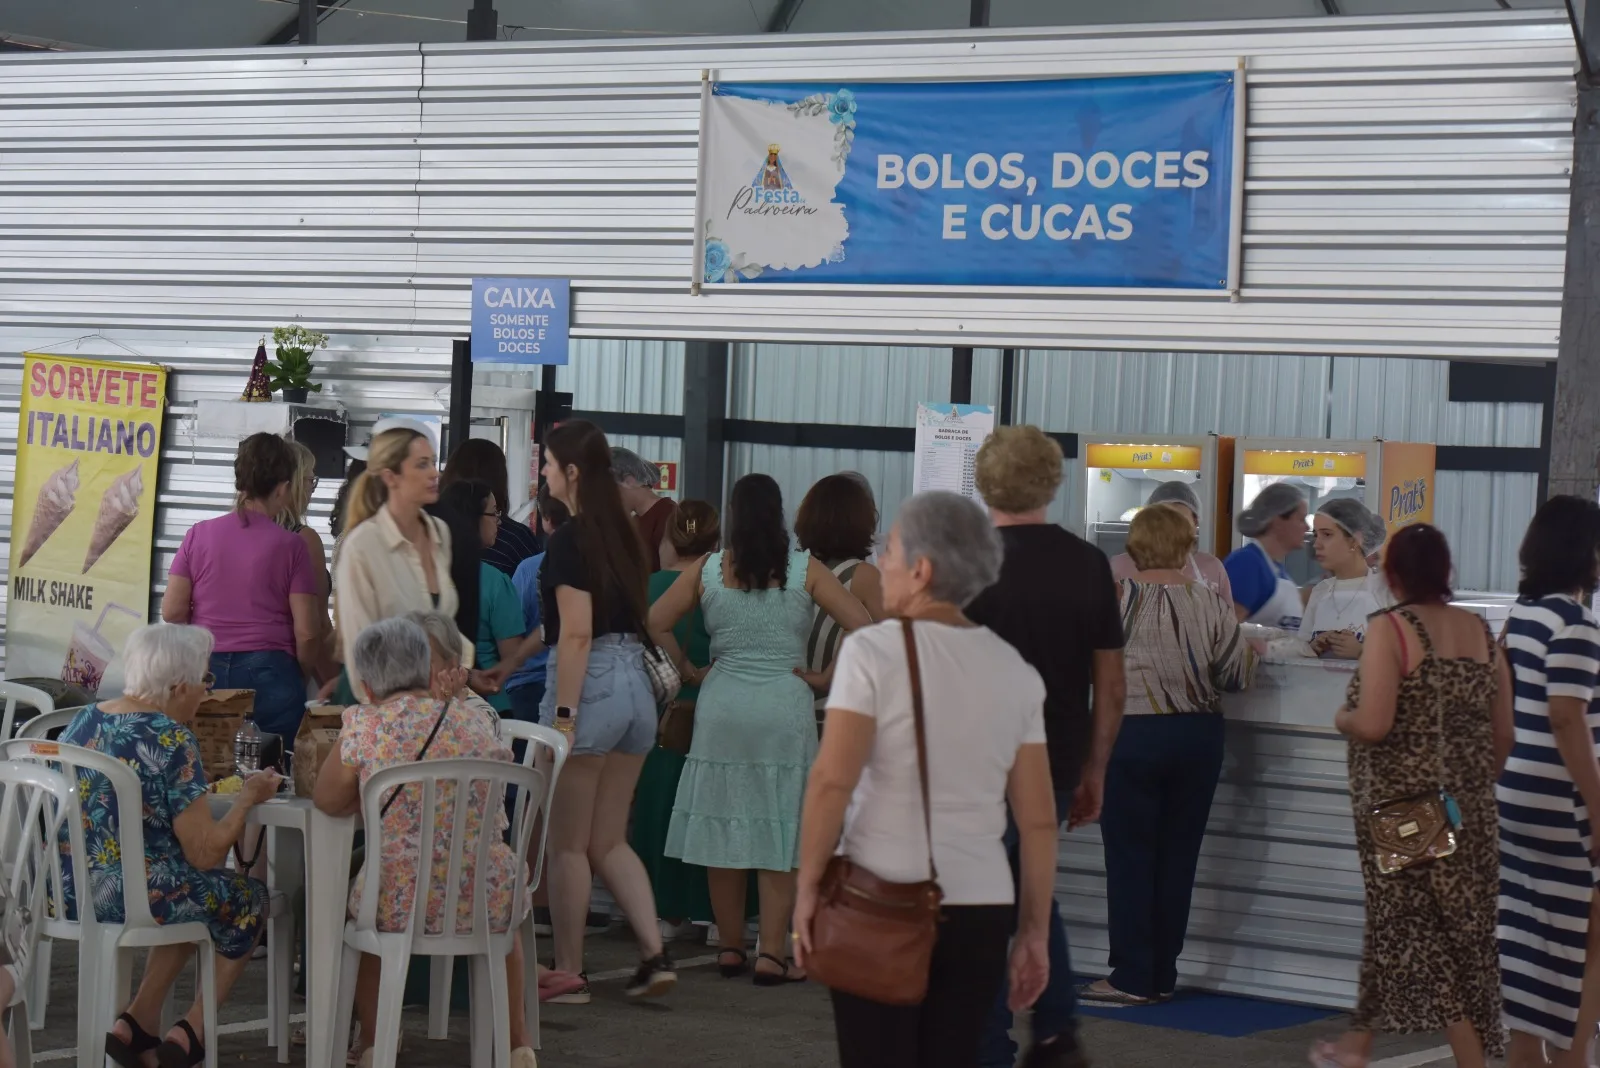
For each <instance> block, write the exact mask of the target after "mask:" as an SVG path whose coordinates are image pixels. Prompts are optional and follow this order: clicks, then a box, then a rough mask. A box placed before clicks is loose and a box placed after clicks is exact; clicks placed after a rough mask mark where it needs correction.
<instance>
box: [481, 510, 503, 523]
mask: <svg viewBox="0 0 1600 1068" xmlns="http://www.w3.org/2000/svg"><path fill="white" fill-rule="evenodd" d="M504 514H505V513H504V512H502V511H500V509H498V508H495V509H491V510H490V511H487V512H485V513H483V518H485V519H493V520H494V521H495V522H499V521H500V517H501V516H502V515H504Z"/></svg>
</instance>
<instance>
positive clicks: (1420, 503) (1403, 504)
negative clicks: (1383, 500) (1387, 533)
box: [1389, 478, 1428, 526]
mask: <svg viewBox="0 0 1600 1068" xmlns="http://www.w3.org/2000/svg"><path fill="white" fill-rule="evenodd" d="M1427 506H1428V480H1427V479H1425V478H1408V479H1405V480H1404V481H1401V482H1397V483H1395V484H1394V485H1393V486H1390V487H1389V524H1390V526H1395V525H1401V526H1403V525H1405V524H1406V523H1414V522H1416V521H1417V517H1418V516H1419V515H1421V514H1422V510H1423V509H1424V508H1426V507H1427Z"/></svg>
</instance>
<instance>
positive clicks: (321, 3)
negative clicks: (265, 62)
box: [261, 0, 349, 47]
mask: <svg viewBox="0 0 1600 1068" xmlns="http://www.w3.org/2000/svg"><path fill="white" fill-rule="evenodd" d="M312 3H314V4H315V7H316V15H315V16H314V19H315V21H316V22H321V21H322V19H323V18H324V17H325V16H326V15H327V14H328V12H330V11H334V10H336V9H338V8H341V7H343V6H344V5H345V4H347V3H349V0H299V5H300V6H299V9H298V10H297V11H296V12H295V13H294V17H293V18H290V19H288V20H287V21H285V22H284V23H283V25H281V26H279V27H278V28H277V29H276V30H273V31H272V34H271V36H269V37H268V38H267V39H266V40H265V41H262V42H261V43H262V44H263V45H266V46H269V47H270V46H275V45H291V44H295V43H297V42H298V43H300V44H307V45H313V44H316V43H317V41H316V30H315V28H313V30H312V34H311V39H310V40H305V39H304V38H302V36H301V31H300V20H301V19H303V18H304V17H305V15H306V8H307V7H308V6H311V4H312Z"/></svg>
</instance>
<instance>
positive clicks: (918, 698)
mask: <svg viewBox="0 0 1600 1068" xmlns="http://www.w3.org/2000/svg"><path fill="white" fill-rule="evenodd" d="M900 625H901V627H902V628H903V629H904V633H905V640H906V663H907V664H908V666H909V667H910V669H911V715H912V720H913V722H914V723H915V725H916V733H917V777H918V780H919V781H920V782H921V784H922V828H923V831H924V833H925V834H926V836H927V839H928V879H927V880H926V881H925V882H920V883H892V882H889V881H888V880H887V879H880V878H878V877H877V876H876V875H874V874H872V873H871V872H870V871H868V870H867V869H865V868H863V867H861V866H860V865H857V864H854V863H852V862H851V861H850V858H849V857H844V856H837V857H834V858H833V859H832V860H830V861H829V862H828V867H827V870H826V871H824V872H823V874H822V883H821V885H820V886H819V887H818V894H817V911H816V914H815V915H814V916H813V917H812V920H811V951H810V952H809V953H808V954H806V970H807V971H808V972H809V973H810V974H811V977H812V978H814V979H816V980H817V981H818V982H820V983H822V984H823V985H824V986H828V987H831V988H832V989H834V990H840V991H843V992H844V993H847V994H854V995H855V996H856V997H860V998H866V999H868V1000H869V1001H876V1002H879V1003H881V1004H884V1005H917V1004H920V1003H921V1001H922V999H923V997H924V996H925V995H926V994H927V992H928V967H929V964H930V963H931V962H932V959H933V944H934V942H935V941H937V939H938V936H939V906H940V903H941V902H942V901H943V900H944V892H943V891H942V890H940V889H939V869H938V867H937V866H936V865H935V864H934V860H933V815H932V810H931V807H930V803H929V800H928V739H927V729H926V726H925V725H924V723H923V713H922V669H921V666H920V665H919V663H918V661H917V636H916V633H915V631H914V630H913V629H912V625H911V621H910V620H909V619H902V620H901V621H900Z"/></svg>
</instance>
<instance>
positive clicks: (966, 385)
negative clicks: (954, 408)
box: [950, 345, 972, 404]
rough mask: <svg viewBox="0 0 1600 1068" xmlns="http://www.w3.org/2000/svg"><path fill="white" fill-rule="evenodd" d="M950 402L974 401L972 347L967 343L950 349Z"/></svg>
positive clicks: (964, 402)
mask: <svg viewBox="0 0 1600 1068" xmlns="http://www.w3.org/2000/svg"><path fill="white" fill-rule="evenodd" d="M950 403H951V404H971V403H972V349H971V348H970V347H969V346H966V345H963V346H961V347H960V348H954V349H951V350H950Z"/></svg>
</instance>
